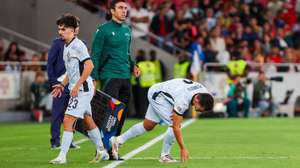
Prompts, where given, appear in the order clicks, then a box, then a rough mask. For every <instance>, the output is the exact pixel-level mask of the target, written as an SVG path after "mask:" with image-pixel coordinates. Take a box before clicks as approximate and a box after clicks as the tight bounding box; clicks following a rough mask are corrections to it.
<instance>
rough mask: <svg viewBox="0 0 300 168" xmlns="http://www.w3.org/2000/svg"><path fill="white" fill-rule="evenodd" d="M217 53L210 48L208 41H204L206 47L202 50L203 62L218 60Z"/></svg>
mask: <svg viewBox="0 0 300 168" xmlns="http://www.w3.org/2000/svg"><path fill="white" fill-rule="evenodd" d="M217 54H218V52H217V51H215V50H213V49H212V47H211V44H210V43H209V42H208V43H206V47H205V50H204V56H205V58H204V60H205V63H213V62H218V60H217Z"/></svg>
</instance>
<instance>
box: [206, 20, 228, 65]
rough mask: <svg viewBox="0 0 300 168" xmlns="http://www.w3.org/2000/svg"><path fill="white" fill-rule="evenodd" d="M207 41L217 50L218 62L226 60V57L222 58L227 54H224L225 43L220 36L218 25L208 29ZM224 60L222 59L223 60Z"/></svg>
mask: <svg viewBox="0 0 300 168" xmlns="http://www.w3.org/2000/svg"><path fill="white" fill-rule="evenodd" d="M209 42H210V44H211V47H212V49H213V50H215V51H216V52H217V55H218V56H217V58H218V60H219V61H220V62H226V60H228V59H227V58H222V57H223V56H226V57H227V56H228V54H226V52H227V51H226V44H225V40H224V38H223V37H222V36H221V28H220V27H218V26H217V27H214V28H212V30H211V31H210V38H209ZM223 60H224V61H223Z"/></svg>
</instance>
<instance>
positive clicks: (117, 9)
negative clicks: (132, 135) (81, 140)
mask: <svg viewBox="0 0 300 168" xmlns="http://www.w3.org/2000/svg"><path fill="white" fill-rule="evenodd" d="M127 11H128V5H127V3H126V0H112V1H111V3H110V14H111V16H112V19H111V20H109V21H108V22H106V23H104V24H102V25H100V26H99V27H98V28H97V30H96V33H95V35H94V40H93V44H92V54H91V58H92V61H93V63H94V69H93V72H92V75H91V76H92V77H93V79H94V80H100V83H101V90H103V91H104V92H105V93H107V94H109V95H111V96H112V97H114V98H116V99H119V100H120V101H122V102H123V103H125V105H126V106H127V107H128V103H129V98H130V90H131V84H130V77H131V73H133V75H134V76H135V77H138V76H139V74H140V70H139V68H138V67H137V66H136V65H135V63H134V61H133V60H132V59H131V56H130V43H131V29H130V27H129V26H128V25H127V24H125V23H124V22H125V19H126V16H127ZM94 82H96V81H94ZM126 115H127V108H126V109H125V110H124V112H123V115H122V117H121V120H120V125H119V127H118V130H117V135H120V133H121V130H122V126H123V124H124V121H125V117H126Z"/></svg>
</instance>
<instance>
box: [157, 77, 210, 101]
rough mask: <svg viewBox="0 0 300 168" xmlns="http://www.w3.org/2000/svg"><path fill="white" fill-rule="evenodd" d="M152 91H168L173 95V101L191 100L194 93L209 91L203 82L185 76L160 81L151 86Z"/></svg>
mask: <svg viewBox="0 0 300 168" xmlns="http://www.w3.org/2000/svg"><path fill="white" fill-rule="evenodd" d="M151 91H155V92H156V91H162V92H165V93H168V94H169V95H170V97H172V99H173V101H176V100H185V101H190V100H191V99H192V97H193V95H195V94H197V93H209V92H208V90H207V89H206V88H205V87H204V86H203V85H202V84H200V83H198V82H193V81H192V80H189V79H184V78H176V79H172V80H168V81H165V82H162V83H158V84H156V85H154V86H152V87H151ZM167 98H168V97H167ZM168 99H169V98H168Z"/></svg>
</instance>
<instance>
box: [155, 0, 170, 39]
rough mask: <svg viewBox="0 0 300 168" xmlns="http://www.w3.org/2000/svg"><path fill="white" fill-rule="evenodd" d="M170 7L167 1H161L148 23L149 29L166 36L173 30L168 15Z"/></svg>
mask: <svg viewBox="0 0 300 168" xmlns="http://www.w3.org/2000/svg"><path fill="white" fill-rule="evenodd" d="M169 10H170V7H169V6H168V4H167V3H163V4H161V5H160V6H159V12H158V13H157V14H156V15H155V16H154V17H153V19H152V22H151V24H150V30H151V31H152V32H153V33H154V34H156V35H158V36H160V37H166V36H167V35H168V34H169V33H171V32H172V31H173V20H172V19H170V18H169V17H168V15H167V14H168V12H169Z"/></svg>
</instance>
